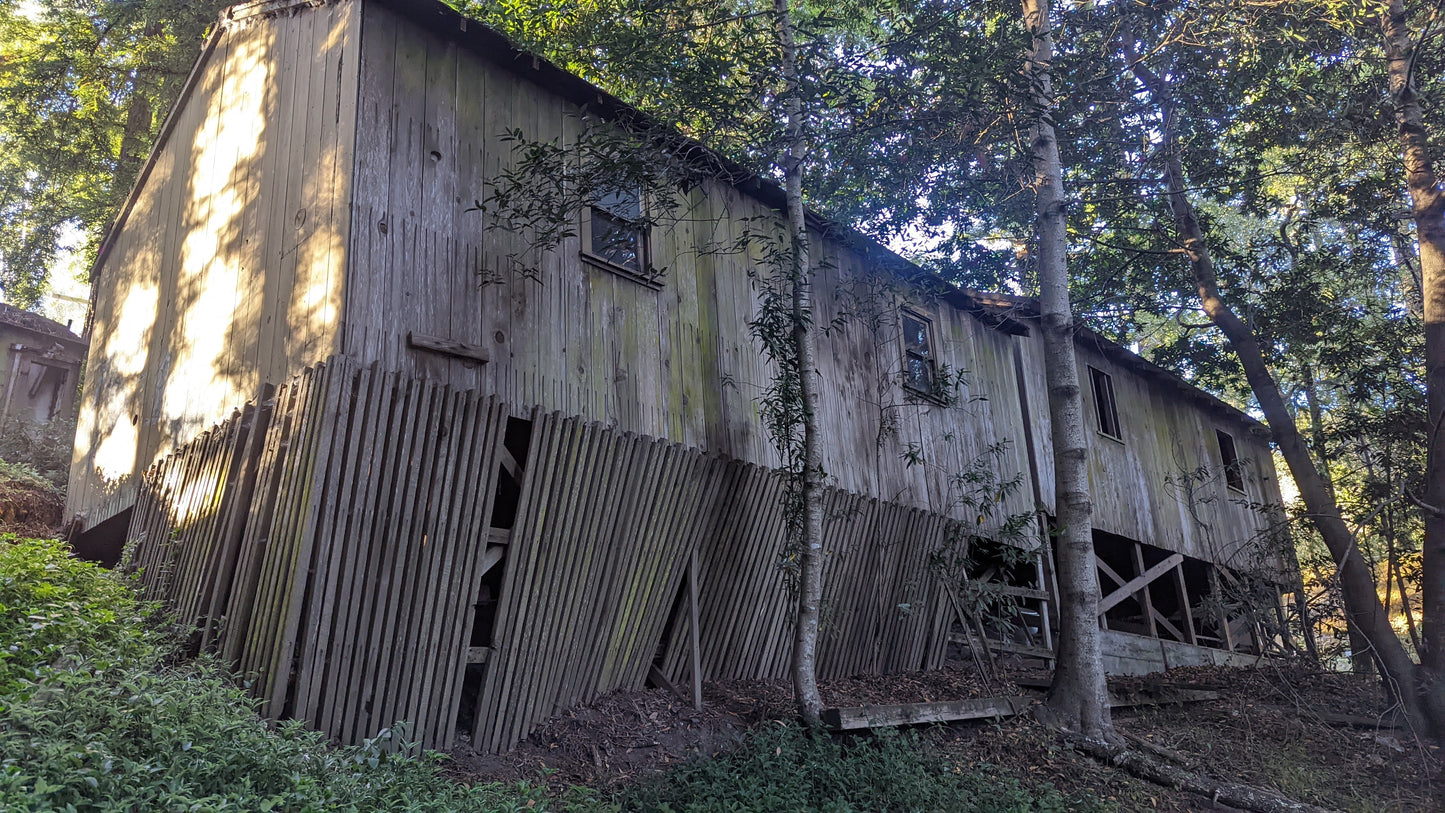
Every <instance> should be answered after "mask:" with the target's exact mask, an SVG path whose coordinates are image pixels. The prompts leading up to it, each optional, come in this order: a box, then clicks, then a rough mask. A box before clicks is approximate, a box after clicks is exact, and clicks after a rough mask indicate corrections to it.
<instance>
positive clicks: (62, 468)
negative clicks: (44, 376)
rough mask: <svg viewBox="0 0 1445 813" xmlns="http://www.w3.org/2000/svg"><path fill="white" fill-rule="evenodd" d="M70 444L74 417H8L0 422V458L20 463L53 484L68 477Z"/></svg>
mask: <svg viewBox="0 0 1445 813" xmlns="http://www.w3.org/2000/svg"><path fill="white" fill-rule="evenodd" d="M74 448H75V419H74V418H59V417H57V418H55V419H54V420H51V421H49V422H47V423H35V422H33V421H25V420H21V419H20V418H15V417H11V418H9V419H7V420H6V421H5V422H4V423H3V424H0V460H4V461H6V462H9V463H12V464H18V465H21V466H24V467H25V468H27V469H28V470H30V471H33V472H35V473H36V474H38V475H40V476H41V477H43V478H44V479H45V480H46V481H48V482H49V483H51V484H52V485H54V486H55V487H56V488H64V487H65V482H66V480H67V479H69V477H70V455H71V452H72V450H73V449H74Z"/></svg>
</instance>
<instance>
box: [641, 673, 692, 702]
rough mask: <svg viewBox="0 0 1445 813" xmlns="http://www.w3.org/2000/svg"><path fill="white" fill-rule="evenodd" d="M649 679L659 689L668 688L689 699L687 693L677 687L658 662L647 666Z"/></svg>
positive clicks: (684, 698)
mask: <svg viewBox="0 0 1445 813" xmlns="http://www.w3.org/2000/svg"><path fill="white" fill-rule="evenodd" d="M647 679H648V680H650V681H652V684H653V685H654V686H656V687H658V688H659V689H666V690H668V691H669V692H672V693H673V694H675V695H677V696H678V697H680V698H682V699H683V700H686V699H688V698H687V695H685V694H683V693H682V690H681V689H679V688H677V686H676V685H674V684H673V682H672V681H670V680H668V679H667V675H664V674H663V673H662V670H661V669H658V668H657V664H652V665H651V666H648V667H647Z"/></svg>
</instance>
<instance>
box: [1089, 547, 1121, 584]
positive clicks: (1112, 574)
mask: <svg viewBox="0 0 1445 813" xmlns="http://www.w3.org/2000/svg"><path fill="white" fill-rule="evenodd" d="M1094 565H1095V566H1096V567H1098V568H1099V570H1100V571H1102V572H1103V574H1104V575H1105V576H1108V577H1109V578H1110V579H1113V580H1114V584H1124V583H1126V582H1128V581H1129V580H1128V579H1126V578H1124V577H1123V576H1120V575H1119V572H1118V571H1116V570H1115V569H1114V568H1112V567H1109V565H1108V563H1107V562H1105V561H1104V560H1103V559H1100V558H1099V553H1098V551H1095V552H1094Z"/></svg>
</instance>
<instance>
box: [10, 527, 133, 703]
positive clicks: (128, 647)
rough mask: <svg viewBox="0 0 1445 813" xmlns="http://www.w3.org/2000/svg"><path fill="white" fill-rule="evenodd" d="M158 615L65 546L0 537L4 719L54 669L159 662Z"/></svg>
mask: <svg viewBox="0 0 1445 813" xmlns="http://www.w3.org/2000/svg"><path fill="white" fill-rule="evenodd" d="M151 612H152V608H151V607H149V606H148V605H145V604H142V603H141V602H139V601H137V600H136V597H135V594H134V593H133V592H132V591H131V590H130V589H129V588H128V587H127V586H126V585H124V584H122V583H121V582H120V581H119V580H118V579H116V578H113V577H112V576H111V575H110V574H109V573H107V572H106V571H104V570H101V569H100V568H98V567H96V566H95V565H92V564H89V563H86V562H82V561H79V560H77V559H72V558H71V557H70V555H69V551H68V549H67V548H66V546H65V544H64V543H62V542H58V541H55V540H44V539H15V538H14V537H13V536H0V713H3V712H4V710H5V706H6V705H8V703H9V702H10V701H13V700H14V699H15V698H16V697H17V696H19V695H22V694H23V693H24V692H25V691H27V690H28V689H27V686H26V685H22V684H23V683H31V684H33V683H34V682H36V681H39V680H41V679H43V672H44V671H45V670H46V669H47V668H48V667H50V666H51V665H52V664H58V663H62V662H65V661H76V662H86V663H88V664H90V667H91V668H92V669H94V670H97V671H105V670H107V669H109V668H111V667H113V666H118V665H122V664H133V663H140V662H142V661H144V660H146V659H147V658H149V657H154V655H155V654H156V652H157V649H158V647H159V646H160V639H159V638H158V637H157V635H156V634H155V633H154V632H152V631H151V629H152V625H151V624H149V623H148V620H149V615H150V614H151Z"/></svg>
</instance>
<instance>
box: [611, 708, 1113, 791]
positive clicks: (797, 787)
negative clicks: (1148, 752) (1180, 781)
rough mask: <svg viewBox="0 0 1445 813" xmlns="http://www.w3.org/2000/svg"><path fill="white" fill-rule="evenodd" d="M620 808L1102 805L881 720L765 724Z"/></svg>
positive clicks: (644, 787)
mask: <svg viewBox="0 0 1445 813" xmlns="http://www.w3.org/2000/svg"><path fill="white" fill-rule="evenodd" d="M616 806H617V808H618V809H621V810H646V811H667V812H668V813H682V812H683V811H689V812H690V813H694V812H695V813H701V811H771V810H817V811H828V812H829V813H843V811H855V810H856V811H864V810H869V811H873V810H878V811H941V810H947V811H956V812H957V813H1005V812H1006V811H1009V812H1011V811H1039V813H1045V812H1046V811H1063V810H1091V809H1101V808H1100V806H1099V805H1098V804H1097V803H1094V802H1092V801H1090V800H1084V801H1082V802H1080V801H1074V802H1069V801H1067V800H1065V799H1064V798H1063V797H1062V796H1061V795H1059V793H1058V792H1057V791H1055V790H1053V789H1052V788H1050V787H1044V788H1032V789H1031V788H1025V787H1023V786H1022V785H1020V784H1019V783H1018V782H1017V781H1015V780H1012V779H1008V778H1004V777H995V776H991V775H989V773H988V772H987V770H986V768H984V767H982V766H969V768H968V770H964V769H963V768H962V767H960V766H953V765H949V764H948V763H947V762H946V761H944V760H943V759H941V758H939V757H937V756H934V755H932V754H930V753H929V752H928V749H927V747H926V746H925V745H924V744H923V743H922V742H921V741H920V740H919V738H918V736H917V735H916V734H912V733H905V734H899V733H896V732H893V731H891V730H883V731H881V732H879V733H878V734H877V736H875V737H872V738H870V739H858V740H853V741H851V742H850V741H844V740H839V739H835V738H833V737H830V736H829V735H827V734H820V735H813V734H810V733H808V732H807V731H805V730H802V729H800V728H798V727H796V726H788V727H782V726H779V727H770V728H768V729H765V730H763V731H760V732H756V733H754V734H752V735H751V736H749V738H748V740H747V741H746V742H745V743H744V744H743V745H742V746H740V747H739V748H738V749H736V750H734V751H732V752H730V753H727V754H723V755H721V756H718V757H716V758H713V759H706V760H698V761H695V762H692V763H689V764H687V765H684V766H681V767H679V768H676V769H674V770H673V771H671V772H670V773H668V774H666V775H665V776H663V777H662V778H660V779H658V780H656V781H654V782H652V783H649V784H646V785H642V786H639V787H637V788H634V789H632V790H631V791H629V792H627V793H626V794H624V795H623V796H621V797H620V798H618V799H617V801H616Z"/></svg>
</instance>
